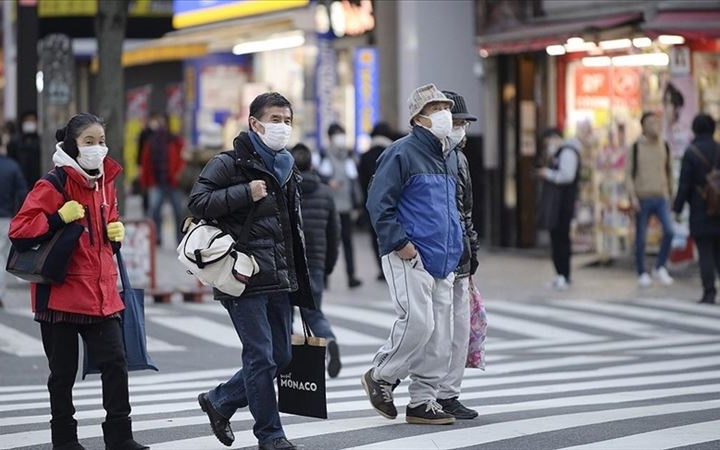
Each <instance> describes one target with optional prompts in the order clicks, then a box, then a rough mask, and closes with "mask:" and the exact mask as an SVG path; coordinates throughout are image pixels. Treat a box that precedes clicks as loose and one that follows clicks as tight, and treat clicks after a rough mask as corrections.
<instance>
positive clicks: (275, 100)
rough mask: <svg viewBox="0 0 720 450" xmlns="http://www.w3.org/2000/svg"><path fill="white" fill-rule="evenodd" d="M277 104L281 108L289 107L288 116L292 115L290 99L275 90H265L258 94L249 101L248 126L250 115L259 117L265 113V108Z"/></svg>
mask: <svg viewBox="0 0 720 450" xmlns="http://www.w3.org/2000/svg"><path fill="white" fill-rule="evenodd" d="M274 106H279V107H281V108H290V118H292V116H293V110H292V105H290V100H288V99H286V98H285V97H283V96H282V95H281V94H279V93H277V92H265V93H264V94H260V95H258V96H257V97H255V99H254V100H253V101H252V103H250V115H249V116H248V126H249V125H250V117H254V118H256V119H260V117H262V116H263V114H264V113H265V109H266V108H272V107H274Z"/></svg>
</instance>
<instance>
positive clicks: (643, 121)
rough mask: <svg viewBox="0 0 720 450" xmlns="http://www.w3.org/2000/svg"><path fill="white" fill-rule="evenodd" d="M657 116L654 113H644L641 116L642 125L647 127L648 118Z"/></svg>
mask: <svg viewBox="0 0 720 450" xmlns="http://www.w3.org/2000/svg"><path fill="white" fill-rule="evenodd" d="M655 116H657V114H655V113H654V112H653V111H645V112H644V113H642V116H640V125H645V120H647V118H648V117H655Z"/></svg>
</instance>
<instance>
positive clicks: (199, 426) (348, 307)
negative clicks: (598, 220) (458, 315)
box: [0, 299, 720, 450]
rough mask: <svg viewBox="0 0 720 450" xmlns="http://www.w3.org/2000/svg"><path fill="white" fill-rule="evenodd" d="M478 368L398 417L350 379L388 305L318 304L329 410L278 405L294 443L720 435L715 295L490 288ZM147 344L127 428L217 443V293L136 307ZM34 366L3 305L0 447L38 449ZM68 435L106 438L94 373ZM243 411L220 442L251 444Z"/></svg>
mask: <svg viewBox="0 0 720 450" xmlns="http://www.w3.org/2000/svg"><path fill="white" fill-rule="evenodd" d="M486 307H487V309H488V315H489V319H488V320H489V327H490V329H489V337H488V340H487V343H486V346H487V355H488V361H487V370H485V371H481V370H477V369H467V370H466V372H465V379H464V382H463V392H462V395H461V397H460V400H461V401H462V402H463V403H464V404H465V405H466V406H468V407H471V408H474V409H476V410H478V411H479V412H480V416H479V417H478V418H477V419H475V420H469V421H458V422H456V423H455V424H454V425H451V426H443V427H438V426H434V427H433V426H423V425H408V424H406V423H405V422H404V414H403V413H404V410H405V408H404V407H405V405H406V404H407V402H408V401H409V394H408V383H407V381H405V382H403V383H402V384H401V385H400V386H398V388H397V390H396V391H395V404H396V405H397V406H398V411H399V412H400V414H399V416H398V418H397V419H396V420H393V421H391V420H387V419H384V418H382V417H380V416H378V415H377V414H376V413H375V412H374V411H373V410H372V408H371V407H370V404H369V402H368V400H367V397H366V395H365V392H364V391H363V389H362V387H361V385H360V382H359V378H360V375H361V374H362V373H363V372H365V371H366V370H367V368H368V367H369V363H370V361H371V359H372V356H373V352H374V350H375V349H376V348H377V346H378V345H379V344H380V343H381V342H382V341H383V340H384V338H385V337H386V335H387V331H388V330H389V329H390V327H391V325H392V322H393V318H394V315H393V312H392V307H391V305H389V304H388V303H385V302H375V301H372V302H367V303H365V304H363V305H358V304H346V303H342V304H340V303H328V304H327V305H324V310H325V313H326V315H327V316H328V318H329V319H330V321H331V322H332V323H333V326H334V329H335V331H336V334H337V336H338V342H339V343H340V344H341V349H342V352H343V368H342V371H341V372H340V376H339V377H338V378H335V379H329V380H328V381H327V389H328V391H327V400H328V413H329V418H328V419H327V420H319V419H310V418H303V417H297V416H290V415H283V424H284V428H285V431H286V433H287V435H288V437H289V438H290V439H291V440H292V441H293V442H295V443H298V444H303V445H305V448H306V449H313V450H315V449H318V450H322V449H393V450H395V449H508V450H510V449H540V448H548V449H550V448H553V449H573V450H575V449H583V450H584V449H663V448H668V449H669V448H679V447H689V446H697V448H720V427H719V426H718V425H719V424H720V308H717V307H713V306H708V305H697V304H691V303H687V302H682V301H678V300H673V299H638V300H631V301H614V302H601V301H586V300H582V299H576V300H568V299H563V300H553V301H546V302H542V303H537V302H535V303H522V302H508V301H503V300H501V299H488V300H486ZM146 328H147V332H148V346H149V349H150V351H151V354H152V356H153V358H154V359H155V361H156V363H158V365H159V366H160V369H161V372H159V373H152V372H133V373H131V377H130V391H131V403H132V407H133V412H132V417H133V429H134V431H135V435H136V438H137V440H139V441H141V442H144V443H147V444H149V445H151V446H152V448H153V449H173V450H174V449H188V450H198V449H209V450H210V449H220V448H226V447H224V446H223V445H222V444H220V443H219V442H218V441H217V440H216V439H215V438H214V436H212V433H211V431H210V428H209V425H208V423H207V417H206V416H205V415H204V414H203V413H202V412H201V411H200V410H199V407H198V405H197V401H196V397H197V394H198V393H199V392H202V391H206V390H207V389H209V388H212V387H213V386H215V385H217V384H218V383H221V382H222V381H224V380H226V379H227V378H229V377H230V376H231V375H232V374H233V373H234V372H235V371H236V370H237V368H238V367H239V352H240V350H239V349H240V348H241V344H240V342H239V340H238V339H237V337H236V335H235V333H234V330H233V329H232V326H231V324H230V321H229V319H228V318H227V315H226V312H225V311H224V310H223V309H222V308H221V307H220V306H219V305H218V304H216V303H205V304H173V305H148V306H147V308H146ZM46 376H47V369H46V363H45V360H44V356H43V355H42V344H41V342H40V339H39V332H38V331H37V324H34V323H33V322H32V317H31V315H29V314H28V313H27V312H26V311H16V310H10V311H8V310H0V449H11V448H13V449H14V448H22V449H31V448H32V449H43V448H50V444H49V443H50V432H49V425H48V421H49V419H50V416H49V407H48V399H47V397H48V396H47V391H46V387H45V385H44V378H45V377H46ZM74 400H75V405H76V408H77V413H76V416H75V417H76V419H77V420H78V423H79V427H78V434H79V437H80V440H81V442H82V443H83V444H84V445H85V446H86V447H87V448H103V444H102V432H101V428H100V423H101V422H102V421H103V420H104V416H105V412H104V410H103V408H102V395H101V383H100V381H99V377H97V376H93V377H89V378H88V379H87V380H86V381H79V382H78V383H77V384H76V386H75V390H74ZM252 423H253V421H252V417H251V415H250V413H249V412H248V411H247V409H244V410H240V411H238V413H236V415H235V416H234V417H233V418H232V425H233V429H234V430H235V436H236V440H235V443H234V445H233V447H232V448H255V446H256V445H257V442H256V438H255V437H254V435H253V433H252Z"/></svg>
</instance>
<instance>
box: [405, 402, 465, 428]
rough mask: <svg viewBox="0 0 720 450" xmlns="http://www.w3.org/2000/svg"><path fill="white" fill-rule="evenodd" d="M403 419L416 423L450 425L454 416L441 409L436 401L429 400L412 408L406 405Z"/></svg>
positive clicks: (453, 420)
mask: <svg viewBox="0 0 720 450" xmlns="http://www.w3.org/2000/svg"><path fill="white" fill-rule="evenodd" d="M405 421H406V422H407V423H414V424H418V425H450V424H453V423H455V416H453V415H452V414H448V413H446V412H445V411H443V409H442V406H440V405H439V404H438V403H437V402H436V401H430V402H427V403H423V404H421V405H418V406H416V407H414V408H411V407H409V406H408V407H407V408H406V409H405Z"/></svg>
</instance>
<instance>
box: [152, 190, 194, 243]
mask: <svg viewBox="0 0 720 450" xmlns="http://www.w3.org/2000/svg"><path fill="white" fill-rule="evenodd" d="M165 200H170V204H171V205H172V209H173V215H174V216H175V238H176V239H177V242H176V243H179V242H180V240H182V223H183V216H184V215H185V195H184V194H183V193H182V191H181V190H180V189H178V188H174V187H170V186H153V187H151V188H150V189H148V210H149V212H150V217H152V220H153V222H155V232H156V233H157V242H158V243H160V242H162V239H161V236H162V216H161V212H162V206H163V203H165Z"/></svg>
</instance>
